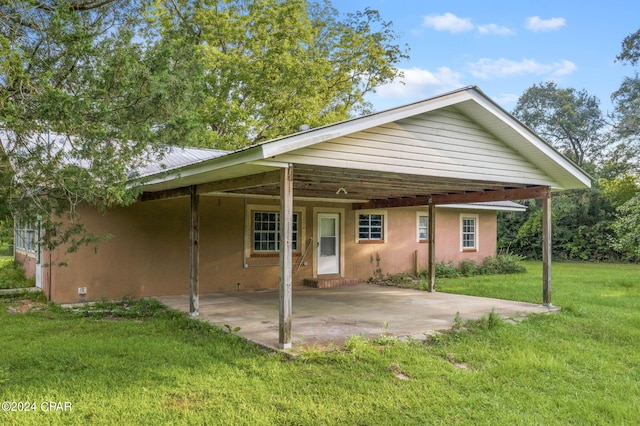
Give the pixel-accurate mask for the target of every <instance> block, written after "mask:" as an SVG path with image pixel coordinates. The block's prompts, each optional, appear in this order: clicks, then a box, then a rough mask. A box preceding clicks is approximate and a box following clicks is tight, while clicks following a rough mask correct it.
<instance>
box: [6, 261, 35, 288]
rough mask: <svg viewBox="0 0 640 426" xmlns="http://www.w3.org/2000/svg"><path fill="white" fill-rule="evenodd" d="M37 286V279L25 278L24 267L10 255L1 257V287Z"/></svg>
mask: <svg viewBox="0 0 640 426" xmlns="http://www.w3.org/2000/svg"><path fill="white" fill-rule="evenodd" d="M33 286H35V280H34V279H32V278H25V276H24V271H23V269H22V267H21V266H20V265H19V264H18V263H16V262H14V261H13V259H12V258H10V257H4V258H0V289H5V288H23V287H33Z"/></svg>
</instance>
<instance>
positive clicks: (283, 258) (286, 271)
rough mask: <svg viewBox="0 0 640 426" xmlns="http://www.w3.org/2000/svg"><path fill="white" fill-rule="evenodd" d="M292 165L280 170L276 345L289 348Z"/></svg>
mask: <svg viewBox="0 0 640 426" xmlns="http://www.w3.org/2000/svg"><path fill="white" fill-rule="evenodd" d="M292 222H293V166H291V165H289V166H288V167H285V168H283V169H281V170H280V312H279V313H280V327H279V328H280V330H279V341H278V347H279V348H280V349H291V280H292V279H291V268H292V265H293V263H292V257H291V240H292V237H293V230H292Z"/></svg>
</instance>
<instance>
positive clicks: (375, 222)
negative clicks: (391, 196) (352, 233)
mask: <svg viewBox="0 0 640 426" xmlns="http://www.w3.org/2000/svg"><path fill="white" fill-rule="evenodd" d="M357 218H358V235H357V237H358V238H357V241H358V242H367V241H371V242H384V241H385V239H386V238H385V237H386V235H385V234H386V230H385V228H386V223H385V214H384V213H379V212H376V213H359V214H358V215H357Z"/></svg>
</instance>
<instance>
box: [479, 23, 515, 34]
mask: <svg viewBox="0 0 640 426" xmlns="http://www.w3.org/2000/svg"><path fill="white" fill-rule="evenodd" d="M478 32H479V33H480V34H497V35H504V36H507V35H513V34H515V31H513V30H512V29H511V28H507V27H501V26H499V25H496V24H487V25H478Z"/></svg>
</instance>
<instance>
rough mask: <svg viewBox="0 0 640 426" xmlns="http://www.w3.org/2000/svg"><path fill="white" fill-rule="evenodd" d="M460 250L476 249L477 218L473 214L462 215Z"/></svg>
mask: <svg viewBox="0 0 640 426" xmlns="http://www.w3.org/2000/svg"><path fill="white" fill-rule="evenodd" d="M460 220H461V228H462V233H461V236H462V251H475V250H477V249H478V244H477V240H478V218H477V217H473V216H462V217H461V218H460Z"/></svg>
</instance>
